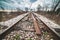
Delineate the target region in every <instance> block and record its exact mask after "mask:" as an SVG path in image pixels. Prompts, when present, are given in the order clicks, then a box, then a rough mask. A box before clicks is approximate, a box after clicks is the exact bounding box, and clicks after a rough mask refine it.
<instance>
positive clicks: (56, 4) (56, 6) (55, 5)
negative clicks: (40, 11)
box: [53, 0, 60, 11]
mask: <svg viewBox="0 0 60 40" xmlns="http://www.w3.org/2000/svg"><path fill="white" fill-rule="evenodd" d="M59 3H60V0H59V1H58V3H57V4H56V5H55V7H54V9H53V11H55V9H56V8H57V6H58V5H59Z"/></svg>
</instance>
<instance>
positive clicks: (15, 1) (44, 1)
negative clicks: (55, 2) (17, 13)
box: [0, 0, 52, 10]
mask: <svg viewBox="0 0 60 40" xmlns="http://www.w3.org/2000/svg"><path fill="white" fill-rule="evenodd" d="M0 4H1V5H0V9H1V6H2V7H4V8H5V9H16V8H20V9H23V10H24V8H25V7H28V8H31V9H36V8H37V6H38V5H39V4H40V5H41V6H42V7H43V6H45V5H48V6H49V7H51V6H52V0H0Z"/></svg>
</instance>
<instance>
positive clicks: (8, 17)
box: [0, 12, 24, 21]
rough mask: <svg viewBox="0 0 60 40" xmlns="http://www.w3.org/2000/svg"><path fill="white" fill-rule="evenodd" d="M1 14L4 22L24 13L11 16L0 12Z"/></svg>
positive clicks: (12, 13) (15, 13)
mask: <svg viewBox="0 0 60 40" xmlns="http://www.w3.org/2000/svg"><path fill="white" fill-rule="evenodd" d="M0 13H2V17H1V19H2V21H7V20H9V19H11V18H14V17H16V16H18V15H21V14H23V13H24V12H10V14H7V12H0Z"/></svg>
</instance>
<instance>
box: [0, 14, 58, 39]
mask: <svg viewBox="0 0 60 40" xmlns="http://www.w3.org/2000/svg"><path fill="white" fill-rule="evenodd" d="M0 39H1V40H59V38H58V37H57V35H56V34H54V32H53V31H52V30H51V29H49V28H48V27H47V26H46V25H45V24H44V23H43V22H42V21H41V20H40V19H39V18H38V17H37V16H35V15H34V14H33V13H29V14H28V15H27V16H25V17H24V18H22V19H21V20H20V21H18V22H17V23H16V24H14V25H13V26H12V27H11V28H10V29H9V30H7V31H6V32H4V33H3V34H1V35H0Z"/></svg>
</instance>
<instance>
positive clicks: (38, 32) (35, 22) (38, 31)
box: [32, 15, 42, 35]
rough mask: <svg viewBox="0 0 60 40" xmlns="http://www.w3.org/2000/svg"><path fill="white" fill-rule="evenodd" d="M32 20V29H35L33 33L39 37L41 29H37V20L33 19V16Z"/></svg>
mask: <svg viewBox="0 0 60 40" xmlns="http://www.w3.org/2000/svg"><path fill="white" fill-rule="evenodd" d="M32 18H33V22H34V28H35V31H36V34H37V35H41V34H42V33H41V29H40V28H39V25H38V23H37V20H36V19H35V18H34V16H33V15H32Z"/></svg>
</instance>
